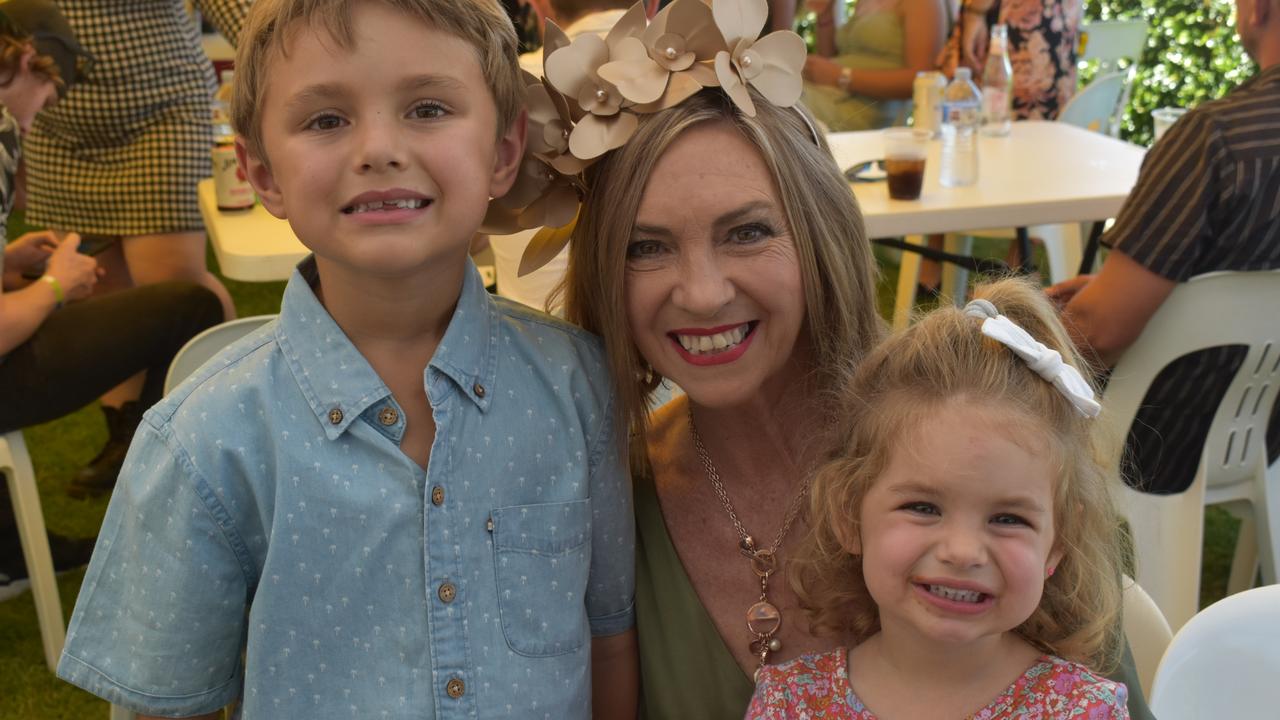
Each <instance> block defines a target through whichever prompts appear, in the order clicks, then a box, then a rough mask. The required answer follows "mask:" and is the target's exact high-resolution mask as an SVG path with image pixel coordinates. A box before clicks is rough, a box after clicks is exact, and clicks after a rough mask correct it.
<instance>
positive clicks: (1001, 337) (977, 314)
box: [964, 300, 1102, 417]
mask: <svg viewBox="0 0 1280 720" xmlns="http://www.w3.org/2000/svg"><path fill="white" fill-rule="evenodd" d="M964 314H965V315H968V316H969V317H974V318H978V319H979V320H982V334H983V335H986V336H987V337H989V338H991V339H992V340H995V341H997V342H999V343H1000V344H1002V345H1005V346H1006V347H1008V348H1009V349H1010V350H1012V351H1013V352H1014V353H1016V354H1017V355H1018V357H1020V358H1022V359H1023V360H1025V361H1026V362H1027V365H1029V366H1030V367H1031V369H1032V370H1034V371H1035V372H1036V374H1038V375H1039V376H1040V377H1042V378H1044V379H1045V380H1046V381H1048V382H1049V383H1051V384H1052V385H1053V386H1054V387H1055V388H1057V389H1058V392H1060V393H1062V395H1063V396H1064V397H1065V398H1067V400H1069V401H1070V402H1071V404H1072V405H1074V406H1075V408H1076V410H1079V411H1080V414H1082V415H1084V416H1085V417H1097V415H1098V413H1099V412H1101V411H1102V406H1101V405H1099V404H1098V401H1097V400H1095V399H1094V395H1093V388H1091V387H1089V383H1088V382H1087V381H1085V379H1084V376H1083V375H1081V374H1080V371H1079V370H1076V369H1075V368H1074V367H1072V366H1070V365H1068V364H1066V363H1065V362H1063V360H1062V355H1061V354H1059V353H1058V351H1057V350H1053V349H1050V348H1048V347H1045V345H1044V343H1041V342H1040V341H1039V340H1036V339H1035V338H1033V337H1031V334H1030V333H1028V332H1027V331H1026V330H1023V329H1022V328H1021V327H1019V326H1018V324H1017V323H1015V322H1014V321H1012V320H1010V319H1009V318H1007V317H1005V316H1004V315H1001V314H1000V313H999V312H998V311H997V310H996V306H995V305H992V304H991V303H990V302H989V301H987V300H973V301H972V302H970V303H969V304H968V305H966V306H965V307H964Z"/></svg>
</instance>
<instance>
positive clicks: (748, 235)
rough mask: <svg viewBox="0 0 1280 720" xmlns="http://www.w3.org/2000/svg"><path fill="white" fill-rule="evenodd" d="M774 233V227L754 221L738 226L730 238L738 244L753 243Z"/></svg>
mask: <svg viewBox="0 0 1280 720" xmlns="http://www.w3.org/2000/svg"><path fill="white" fill-rule="evenodd" d="M772 235H773V229H772V228H770V227H769V226H768V225H764V224H762V223H752V224H750V225H743V226H742V227H736V228H734V229H733V230H732V231H731V232H730V233H729V240H730V241H731V242H734V243H736V244H738V245H751V244H752V243H758V242H760V241H761V240H765V239H767V238H769V237H771V236H772Z"/></svg>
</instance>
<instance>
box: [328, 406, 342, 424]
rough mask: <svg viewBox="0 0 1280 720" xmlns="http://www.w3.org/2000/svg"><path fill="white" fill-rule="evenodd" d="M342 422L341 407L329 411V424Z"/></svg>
mask: <svg viewBox="0 0 1280 720" xmlns="http://www.w3.org/2000/svg"><path fill="white" fill-rule="evenodd" d="M341 422H342V409H341V408H333V409H332V410H330V411H329V424H330V425H337V424H339V423H341Z"/></svg>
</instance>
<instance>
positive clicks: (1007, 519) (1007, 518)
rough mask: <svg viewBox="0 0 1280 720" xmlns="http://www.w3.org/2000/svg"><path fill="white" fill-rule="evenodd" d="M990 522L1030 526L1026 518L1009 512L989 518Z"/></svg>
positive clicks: (1013, 525)
mask: <svg viewBox="0 0 1280 720" xmlns="http://www.w3.org/2000/svg"><path fill="white" fill-rule="evenodd" d="M991 522H992V523H993V524H995V525H1004V526H1006V527H1031V523H1029V522H1027V520H1026V518H1023V517H1020V516H1018V515H1012V514H1010V513H1001V514H1000V515H996V516H995V517H993V518H991Z"/></svg>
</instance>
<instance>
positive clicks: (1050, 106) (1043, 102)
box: [943, 0, 1084, 120]
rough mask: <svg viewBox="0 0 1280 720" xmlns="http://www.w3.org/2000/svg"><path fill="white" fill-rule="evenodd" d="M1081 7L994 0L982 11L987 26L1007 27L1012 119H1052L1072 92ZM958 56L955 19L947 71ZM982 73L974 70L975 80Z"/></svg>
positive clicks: (1077, 2) (1071, 0)
mask: <svg viewBox="0 0 1280 720" xmlns="http://www.w3.org/2000/svg"><path fill="white" fill-rule="evenodd" d="M1083 9H1084V8H1083V5H1082V3H1081V0H996V3H995V4H994V5H993V6H992V7H991V10H990V11H989V12H988V13H987V19H988V21H989V22H990V24H992V25H994V24H999V23H1004V24H1005V25H1008V26H1009V62H1010V64H1011V65H1013V115H1014V117H1015V118H1017V119H1019V120H1055V119H1057V117H1058V113H1059V112H1061V111H1062V108H1063V107H1065V106H1066V104H1067V101H1068V100H1070V99H1071V98H1072V96H1074V95H1075V92H1076V49H1077V47H1078V46H1079V42H1080V17H1081V14H1082V12H1083ZM959 58H960V23H956V26H955V30H954V32H953V33H952V35H951V39H950V40H948V42H947V47H946V49H945V51H944V63H943V71H944V72H945V73H947V75H951V74H952V73H953V72H954V70H955V68H956V65H957V64H958V63H959ZM983 61H984V62H985V58H984V59H983ZM979 70H981V68H979ZM981 77H982V75H981V73H980V72H979V73H977V74H976V75H975V76H974V79H975V80H980V79H981Z"/></svg>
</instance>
